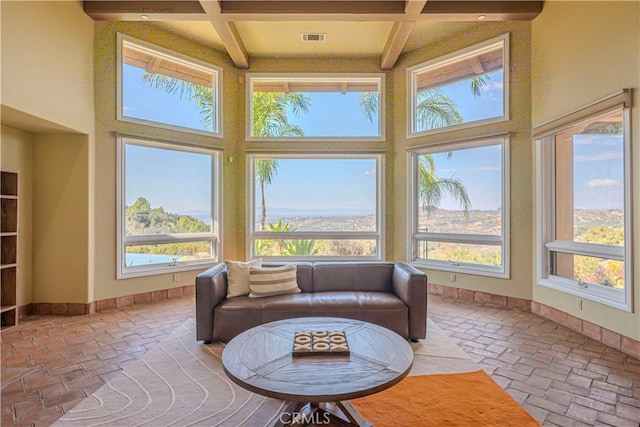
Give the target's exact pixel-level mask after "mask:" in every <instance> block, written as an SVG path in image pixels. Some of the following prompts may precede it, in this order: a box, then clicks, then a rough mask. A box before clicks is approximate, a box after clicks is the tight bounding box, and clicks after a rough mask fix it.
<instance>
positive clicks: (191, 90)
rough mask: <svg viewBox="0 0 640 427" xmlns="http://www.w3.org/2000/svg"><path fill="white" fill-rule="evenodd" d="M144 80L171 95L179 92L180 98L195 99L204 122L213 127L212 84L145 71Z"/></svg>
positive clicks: (201, 119)
mask: <svg viewBox="0 0 640 427" xmlns="http://www.w3.org/2000/svg"><path fill="white" fill-rule="evenodd" d="M142 82H143V83H145V84H147V85H148V86H150V87H152V88H154V89H158V88H162V89H164V91H165V92H166V93H168V94H170V95H174V94H179V96H180V99H188V100H189V101H193V102H194V103H195V104H196V106H197V107H198V109H199V110H200V121H201V122H202V124H203V125H205V126H206V127H208V128H213V119H214V117H215V114H213V113H214V108H215V107H214V105H213V89H212V88H211V87H210V86H203V85H199V84H197V83H193V82H189V81H186V80H182V79H178V78H175V77H170V76H167V75H166V74H160V73H144V74H143V75H142Z"/></svg>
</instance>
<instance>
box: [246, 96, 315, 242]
mask: <svg viewBox="0 0 640 427" xmlns="http://www.w3.org/2000/svg"><path fill="white" fill-rule="evenodd" d="M310 106H311V102H310V100H309V98H308V97H307V96H306V95H304V94H302V93H298V92H288V93H284V92H255V93H254V94H253V115H252V135H253V136H261V137H270V136H272V137H273V136H303V135H304V131H303V130H302V128H301V127H300V126H297V125H294V124H292V123H289V117H288V114H287V107H289V108H291V110H292V111H293V113H294V114H296V115H297V114H298V113H299V112H300V111H302V112H305V113H306V112H308V111H309V107H310ZM279 166H280V164H279V161H278V160H277V159H257V160H256V164H255V174H256V180H257V181H258V186H259V187H260V228H259V230H260V231H262V230H264V227H265V221H266V218H267V206H266V204H265V200H264V188H265V185H270V184H271V181H272V180H273V178H274V177H275V176H276V174H277V173H278V167H279Z"/></svg>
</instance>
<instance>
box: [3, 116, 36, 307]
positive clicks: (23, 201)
mask: <svg viewBox="0 0 640 427" xmlns="http://www.w3.org/2000/svg"><path fill="white" fill-rule="evenodd" d="M0 132H1V134H0V168H1V169H2V170H9V171H17V172H20V175H19V188H18V190H19V199H18V203H19V205H18V215H19V217H18V230H19V236H18V271H19V273H18V305H20V306H22V305H25V304H27V303H29V302H31V295H32V292H31V284H32V280H33V279H32V274H31V272H32V268H33V258H32V255H31V253H32V244H31V239H32V236H33V227H32V213H33V176H32V173H33V134H31V133H29V132H24V131H21V130H19V129H14V128H12V127H9V126H2V128H1V129H0Z"/></svg>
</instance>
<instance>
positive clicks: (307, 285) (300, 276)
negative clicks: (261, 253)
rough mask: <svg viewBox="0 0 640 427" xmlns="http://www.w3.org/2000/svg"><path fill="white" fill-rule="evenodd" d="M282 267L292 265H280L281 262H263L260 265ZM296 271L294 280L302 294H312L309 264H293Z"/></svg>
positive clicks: (310, 267)
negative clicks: (296, 268)
mask: <svg viewBox="0 0 640 427" xmlns="http://www.w3.org/2000/svg"><path fill="white" fill-rule="evenodd" d="M283 265H292V263H282V262H264V263H262V266H263V267H282V266H283ZM293 265H295V266H296V267H298V270H297V271H296V280H297V282H298V287H299V288H300V290H301V291H302V292H313V284H312V283H311V280H312V278H311V271H312V269H313V267H312V266H311V265H312V264H311V263H310V262H296V263H293Z"/></svg>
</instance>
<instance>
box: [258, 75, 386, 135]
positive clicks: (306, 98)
mask: <svg viewBox="0 0 640 427" xmlns="http://www.w3.org/2000/svg"><path fill="white" fill-rule="evenodd" d="M247 78H248V84H247V117H248V118H249V119H248V120H247V140H249V141H287V140H288V141H291V140H295V141H300V140H323V141H343V140H367V141H382V140H383V135H384V74H363V75H352V74H322V75H309V74H253V73H249V74H247Z"/></svg>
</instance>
